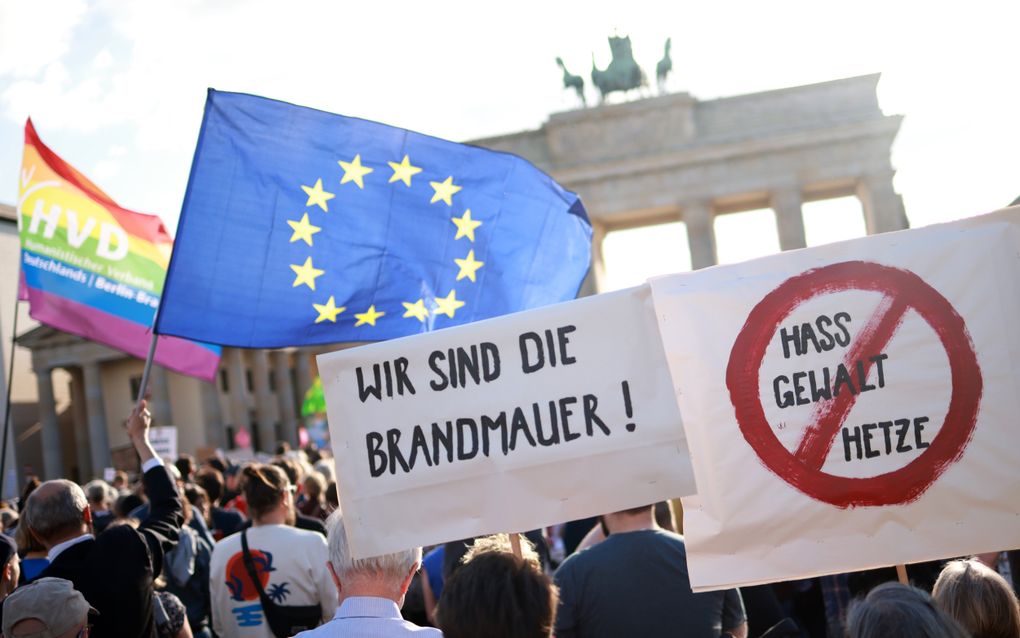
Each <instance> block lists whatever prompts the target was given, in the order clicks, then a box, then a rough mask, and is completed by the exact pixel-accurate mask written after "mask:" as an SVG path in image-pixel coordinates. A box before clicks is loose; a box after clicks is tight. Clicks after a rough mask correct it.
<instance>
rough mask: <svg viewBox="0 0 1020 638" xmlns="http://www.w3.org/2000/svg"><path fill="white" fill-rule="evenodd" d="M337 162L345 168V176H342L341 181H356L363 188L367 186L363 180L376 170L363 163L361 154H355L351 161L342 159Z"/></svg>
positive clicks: (342, 182)
mask: <svg viewBox="0 0 1020 638" xmlns="http://www.w3.org/2000/svg"><path fill="white" fill-rule="evenodd" d="M337 164H339V165H340V168H342V169H344V176H343V177H342V178H340V183H341V184H346V183H347V182H354V183H355V184H357V185H358V188H362V189H363V188H365V182H364V180H363V178H364V177H365V175H368V174H369V173H371V172H372V171H373V170H375V169H371V168H369V167H367V166H362V165H361V155H360V154H359V155H355V156H354V159H353V160H352V161H350V162H345V161H343V160H340V161H339V162H337Z"/></svg>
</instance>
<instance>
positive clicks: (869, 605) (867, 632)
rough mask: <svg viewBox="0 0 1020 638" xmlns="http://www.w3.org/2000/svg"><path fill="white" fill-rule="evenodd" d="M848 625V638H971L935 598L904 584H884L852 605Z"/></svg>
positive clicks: (847, 620)
mask: <svg viewBox="0 0 1020 638" xmlns="http://www.w3.org/2000/svg"><path fill="white" fill-rule="evenodd" d="M846 623H847V637H848V638H886V637H887V636H897V637H899V638H968V635H967V632H966V631H964V630H963V628H961V627H960V625H959V624H957V622H956V621H955V620H953V619H952V618H950V617H949V616H947V615H946V614H944V613H943V612H942V611H941V610H939V608H938V607H936V606H935V601H933V600H932V598H931V596H929V595H928V594H927V593H925V592H923V591H921V590H920V589H917V588H916V587H910V586H908V585H903V584H900V583H883V584H881V585H879V586H878V587H876V588H874V589H872V590H871V591H870V592H868V595H867V596H865V597H864V598H863V599H861V600H858V601H855V602H854V603H852V604H851V605H850V611H849V612H848V613H847V619H846Z"/></svg>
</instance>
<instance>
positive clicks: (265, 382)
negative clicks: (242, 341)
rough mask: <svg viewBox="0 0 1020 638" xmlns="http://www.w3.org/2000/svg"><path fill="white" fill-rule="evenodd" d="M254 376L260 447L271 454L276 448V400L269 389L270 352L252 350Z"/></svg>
mask: <svg viewBox="0 0 1020 638" xmlns="http://www.w3.org/2000/svg"><path fill="white" fill-rule="evenodd" d="M251 354H252V359H253V360H254V361H253V364H254V365H253V366H252V377H253V381H254V383H253V386H254V387H253V388H252V391H253V392H254V393H255V418H256V419H257V420H258V423H259V447H260V448H261V449H262V451H263V452H268V453H270V454H272V453H273V451H274V450H275V449H276V441H277V438H276V405H275V404H276V400H275V399H274V397H273V392H272V390H270V389H269V354H268V353H267V352H266V351H265V350H252V351H251Z"/></svg>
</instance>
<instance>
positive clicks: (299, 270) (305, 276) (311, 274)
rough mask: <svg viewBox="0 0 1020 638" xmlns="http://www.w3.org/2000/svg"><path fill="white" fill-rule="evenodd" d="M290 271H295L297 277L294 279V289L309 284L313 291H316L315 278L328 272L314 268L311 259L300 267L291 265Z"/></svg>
mask: <svg viewBox="0 0 1020 638" xmlns="http://www.w3.org/2000/svg"><path fill="white" fill-rule="evenodd" d="M290 269H291V270H293V271H294V274H295V275H296V277H294V286H293V287H294V288H297V287H298V286H300V285H301V284H307V285H308V287H309V288H311V289H312V290H315V278H316V277H319V276H321V275H322V273H324V272H326V271H325V270H319V269H318V268H316V267H315V266H312V258H311V257H309V258H308V259H306V260H305V263H304V264H302V265H300V266H295V265H294V264H291V265H290Z"/></svg>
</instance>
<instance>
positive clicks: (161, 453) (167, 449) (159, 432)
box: [149, 425, 177, 461]
mask: <svg viewBox="0 0 1020 638" xmlns="http://www.w3.org/2000/svg"><path fill="white" fill-rule="evenodd" d="M149 443H151V444H152V449H153V450H155V451H156V456H158V457H160V458H163V459H170V460H171V461H173V460H176V459H177V426H175V425H157V426H153V427H151V428H149Z"/></svg>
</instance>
